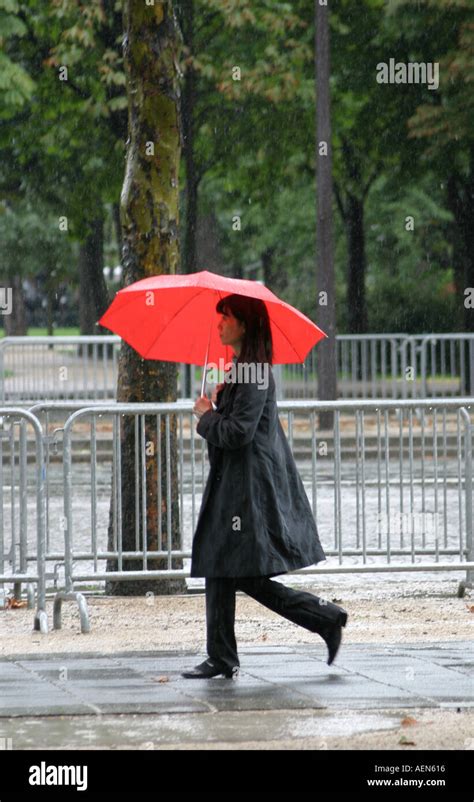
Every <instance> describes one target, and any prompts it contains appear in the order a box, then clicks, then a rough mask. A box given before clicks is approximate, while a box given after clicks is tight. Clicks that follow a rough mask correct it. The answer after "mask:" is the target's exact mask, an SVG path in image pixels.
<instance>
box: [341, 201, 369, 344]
mask: <svg viewBox="0 0 474 802" xmlns="http://www.w3.org/2000/svg"><path fill="white" fill-rule="evenodd" d="M346 210H347V220H346V227H347V241H348V251H349V265H348V273H349V274H348V281H347V307H348V309H347V311H348V320H349V331H350V333H351V334H365V333H366V332H367V305H366V299H365V272H366V271H365V268H366V259H365V232H364V201H363V200H361V199H360V198H356V197H355V196H354V195H350V194H349V195H348V197H347V205H346Z"/></svg>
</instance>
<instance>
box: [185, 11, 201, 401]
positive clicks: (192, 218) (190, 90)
mask: <svg viewBox="0 0 474 802" xmlns="http://www.w3.org/2000/svg"><path fill="white" fill-rule="evenodd" d="M183 21H184V22H185V24H184V28H183V37H184V42H185V44H186V46H187V47H188V48H189V51H190V53H191V54H192V55H194V48H193V46H194V0H188V3H187V7H186V15H185V17H184V19H183ZM195 102H196V73H195V71H194V69H193V67H192V66H191V65H187V67H186V72H185V75H184V85H183V98H182V105H181V113H182V118H181V119H182V123H183V145H184V162H185V165H186V206H185V221H184V254H183V256H184V258H183V273H195V272H196V225H197V208H198V179H197V173H196V161H195V154H194V106H195ZM183 391H184V392H183V395H184V397H185V398H190V396H191V365H185V368H184V388H183Z"/></svg>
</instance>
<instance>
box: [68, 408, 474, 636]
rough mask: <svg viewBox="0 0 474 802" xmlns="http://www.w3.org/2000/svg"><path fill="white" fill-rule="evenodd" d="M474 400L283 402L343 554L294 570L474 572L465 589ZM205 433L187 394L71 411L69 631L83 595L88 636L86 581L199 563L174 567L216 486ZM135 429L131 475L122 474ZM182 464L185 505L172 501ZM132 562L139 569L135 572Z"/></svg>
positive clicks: (322, 527) (296, 447) (333, 551)
mask: <svg viewBox="0 0 474 802" xmlns="http://www.w3.org/2000/svg"><path fill="white" fill-rule="evenodd" d="M473 402H474V399H472V398H463V399H459V400H457V401H454V400H452V399H439V400H437V402H436V405H433V403H432V402H430V401H416V402H415V401H411V400H410V401H383V402H379V401H337V402H326V403H322V402H304V401H294V402H284V403H279V405H278V407H279V412H284V413H286V420H285V421H283V423H282V425H283V424H284V428H286V430H287V435H288V439H289V442H290V447H291V448H292V450H293V453H294V454H297V453H299V457H298V463H299V470H300V474H301V476H302V478H303V482H304V484H305V486H306V488H307V492H308V494H309V497H310V499H311V505H312V510H313V514H314V515H315V518H316V521H317V523H318V530H319V532H320V537H321V540H322V543H323V547H324V550H325V553H326V555H327V556H328V557H336V558H337V561H338V565H336V566H329V567H323V568H319V567H312V568H305V569H302V570H300V571H296V572H295V573H304V574H308V573H311V574H313V573H314V574H319V573H342V572H344V573H369V572H370V573H372V572H386V571H403V572H404V571H424V572H426V571H428V572H430V571H463V572H464V571H466V580H465V581H464V582H461V583H460V586H459V588H460V590H459V595H462V593H463V592H464V588H465V586H466V585H468V584H471V583H472V576H473V571H474V551H473V543H472V526H473V522H472V492H473V489H472V421H471V414H472V408H471V405H472V403H473ZM325 410H332V411H333V413H334V427H333V429H331V430H328V431H321V430H319V431H317V429H316V420H315V416H316V415H317V414H318V413H319V412H321V411H325ZM107 421H108V422H107ZM150 421H151V422H150ZM99 424H100V426H101V427H105V428H107V427H108V430H109V433H110V434H111V436H112V450H113V451H112V455H111V462H110V461H109V462H108V463H107V466H108V467H106V468H104V466H103V465H102V467H101V465H100V461H99V460H98V458H97V455H98V448H97V432H98V428H99ZM194 430H195V421H194V420H193V417H192V413H191V405H190V404H189V402H187V403H186V402H181V403H177V404H116V405H112V406H110V405H109V406H106V405H96V406H94V407H90V408H83V409H81V410H78V411H76V412H74V413H73V414H72V415H71V416H70V417H69V418H68V420H67V421H66V423H65V426H64V431H63V471H64V517H63V526H64V537H65V591H64V592H60V593H58V594H57V596H56V599H55V615H54V619H55V623H54V625H55V627H60V625H61V603H62V601H63V600H66V599H67V600H74V599H75V600H76V601H78V602H79V604H80V610H81V627H82V630H83V631H87V630H88V627H89V624H88V617H87V609H86V605H85V599H84V597H83V596H82V595H81V594H79V595H78V593H77V592H76V590H75V586H77V584H78V583H84V582H89V583H90V582H93V583H95V586H99V585H100V583H103V582H105V581H108V582H115V581H118V582H121V581H127V580H131V581H135V580H140V581H142V582H143V581H148V580H151V579H156V578H158V577H166V578H168V579H177V578H184V577H186V576H188V575H189V569H188V566H183V567H178V568H177V567H176V566H174V565H173V562H175V561H176V560H189V558H190V556H191V540H192V532H193V531H194V529H195V525H196V516H197V512H198V506H197V503H196V496H197V489H198V487H197V486H198V485H199V491H200V493H202V491H203V488H204V483H205V463H206V460H207V449H206V443H205V441H204V440H203V439H202V438H200V437H199V435H196V434H195V431H194ZM75 432H76V434H77V433H78V432H80V436H81V437H82V439H83V440H84V438H86V440H87V443H88V449H87V452H88V460H87V463H88V465H87V470H86V469H85V467H84V464H83V463H81V465H82V473H81V481H78V471H77V470H76V472H75V473H74V459H73V449H72V445H73V436H74V433H75ZM126 432H128V434H127V435H126ZM172 433H174V437H175V441H174V446H175V448H176V452H175V453H174V454H173V444H172ZM127 437H128V446H127V448H128V452H127V453H128V457H127V466H128V468H127V469H128V471H129V473H128V474H126V475H124V474H123V473H122V451H123V448H124V447H125V445H126V443H127ZM196 437H199V441H200V442H199V445H198V446H197V447H196V443H195V439H196ZM153 443H154V445H153ZM151 445H153V448H151V450H150V447H151ZM150 457H151V460H150ZM196 457H199V458H200V466H199V469H198V470H196ZM151 465H153V466H154V468H153V470H154V472H153V470H152V476H151V477H150V475H149V474H150V466H151ZM173 467H175V468H176V469H177V475H176V477H175V481H176V483H177V484H176V487H177V490H178V495H179V503H178V508H177V509H172V501H173V492H172V487H173ZM110 469H111V470H110ZM120 477H122V479H121V480H119V478H120ZM198 477H199V481H197V480H198ZM124 478H125V480H127V479H128V481H124ZM125 492H127V494H128V506H124V505H123V494H124V493H125ZM165 498H166V505H165V510H166V520H165V519H164V518H165V516H163V515H162V503H163V500H164V499H165ZM178 509H179V516H178V515H177V512H178ZM86 510H87V514H86ZM427 557H431V560H427V559H426V558H427ZM157 559H161V560H165V562H166V568H160V569H153V568H151V569H150V567H149V566H150V564H153V563H154V561H156V560H157ZM134 563H136V564H137V568H136V569H135V568H133V567H130V566H131V565H132V564H134ZM111 564H113V566H114V570H110V566H111ZM107 566H108V567H109V570H106V569H107Z"/></svg>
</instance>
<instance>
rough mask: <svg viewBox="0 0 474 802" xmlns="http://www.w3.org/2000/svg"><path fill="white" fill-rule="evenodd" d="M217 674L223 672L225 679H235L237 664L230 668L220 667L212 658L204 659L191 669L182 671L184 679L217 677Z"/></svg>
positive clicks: (237, 669)
mask: <svg viewBox="0 0 474 802" xmlns="http://www.w3.org/2000/svg"><path fill="white" fill-rule="evenodd" d="M219 674H224V676H225V677H226V678H227V679H236V678H237V677H238V675H239V666H233V667H232V668H221V667H219V666H217V665H216V664H215V663H214V662H213V661H212V660H209V659H207V660H204V663H201V664H200V665H198V666H195V667H194V668H193V669H192V670H191V671H183V673H182V674H181V676H182V677H185V678H186V679H210V678H211V677H217V676H218V675H219Z"/></svg>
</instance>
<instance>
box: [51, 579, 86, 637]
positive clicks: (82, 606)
mask: <svg viewBox="0 0 474 802" xmlns="http://www.w3.org/2000/svg"><path fill="white" fill-rule="evenodd" d="M63 601H75V602H77V606H78V608H79V618H80V621H81V632H82V633H83V634H85V633H86V632H90V630H91V627H90V622H89V612H88V610H87V602H86V597H85V596H84V595H83V594H82V593H77V592H75V591H74V592H72V593H67V592H66V591H63V590H60V591H59V592H58V593H56V596H55V597H54V605H53V629H61V609H62V603H63Z"/></svg>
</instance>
